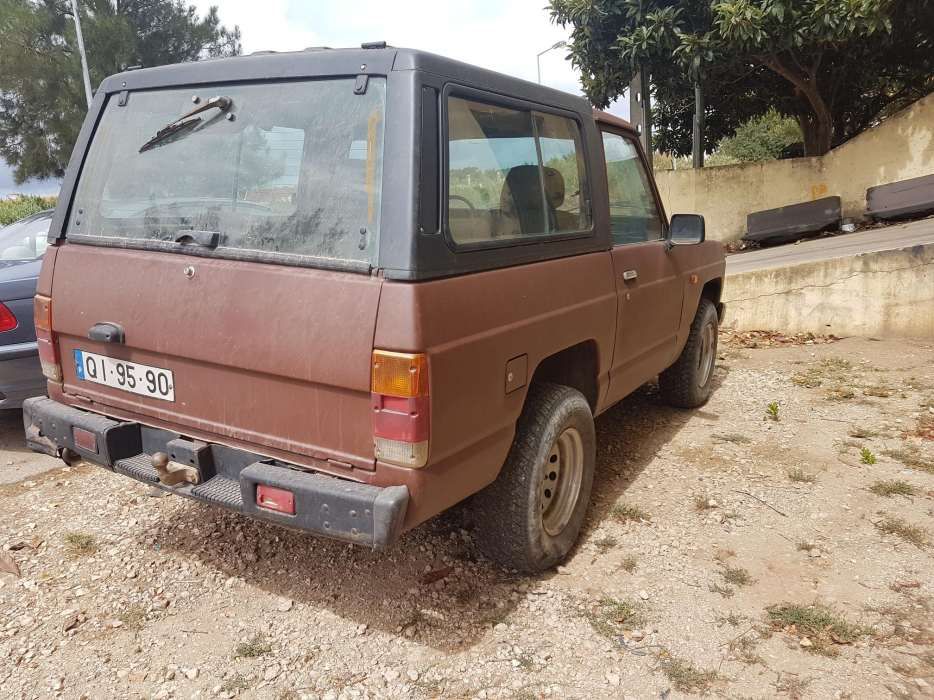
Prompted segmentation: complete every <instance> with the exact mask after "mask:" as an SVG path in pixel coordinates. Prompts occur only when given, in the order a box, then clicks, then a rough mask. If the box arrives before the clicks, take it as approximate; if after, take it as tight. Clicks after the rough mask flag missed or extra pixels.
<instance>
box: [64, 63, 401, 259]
mask: <svg viewBox="0 0 934 700" xmlns="http://www.w3.org/2000/svg"><path fill="white" fill-rule="evenodd" d="M385 93H386V84H385V79H382V78H371V79H370V80H369V85H368V86H367V89H366V92H365V93H364V94H362V95H358V94H354V80H353V79H343V78H341V79H328V80H314V81H304V82H278V83H264V84H239V85H220V86H213V87H207V88H206V87H203V86H198V87H197V88H187V89H170V90H150V91H143V92H132V93H129V95H128V96H127V97H128V99H127V101H126V104H125V105H124V106H121V105H120V104H119V96H117V95H114V96H111V98H110V99H109V100H108V103H107V106H106V108H105V110H104V114H103V115H102V117H101V121H100V123H99V125H98V127H97V130H96V132H95V136H94V139H93V141H92V143H91V147H90V149H89V152H88V156H87V159H86V161H85V164H84V167H83V170H82V174H81V177H80V180H79V183H78V188H77V191H76V194H75V199H74V201H73V203H72V207H71V214H70V221H69V223H68V227H67V233H68V234H69V235H71V234H81V235H83V236H92V237H94V236H97V237H102V238H107V239H134V240H143V241H167V242H180V243H186V242H191V241H195V242H198V243H199V244H202V245H204V244H205V243H206V244H207V245H208V247H215V246H216V249H217V250H218V251H222V250H224V249H240V250H248V251H261V252H265V253H289V254H296V255H302V256H314V257H321V258H335V259H339V260H351V261H368V260H372V258H373V257H374V255H373V253H374V250H375V245H376V240H377V236H378V233H379V209H380V185H381V182H382V152H383V121H384V119H383V117H384V105H385ZM199 107H206V109H204V111H201V112H200V113H198V114H196V115H191V116H185V115H189V114H190V113H191V112H192V111H193V110H196V109H198V108H199ZM215 233H216V234H217V235H216V236H214V235H213V234H215Z"/></svg>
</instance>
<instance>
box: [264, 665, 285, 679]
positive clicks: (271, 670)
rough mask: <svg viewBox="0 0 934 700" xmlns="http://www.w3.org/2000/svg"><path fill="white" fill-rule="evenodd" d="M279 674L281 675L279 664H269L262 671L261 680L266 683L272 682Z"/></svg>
mask: <svg viewBox="0 0 934 700" xmlns="http://www.w3.org/2000/svg"><path fill="white" fill-rule="evenodd" d="M280 673H282V668H281V667H280V666H279V664H270V665H269V666H267V667H266V669H265V670H264V671H263V680H264V681H266V682H267V683H269V682H270V681H274V680H276V678H278V677H279V674H280Z"/></svg>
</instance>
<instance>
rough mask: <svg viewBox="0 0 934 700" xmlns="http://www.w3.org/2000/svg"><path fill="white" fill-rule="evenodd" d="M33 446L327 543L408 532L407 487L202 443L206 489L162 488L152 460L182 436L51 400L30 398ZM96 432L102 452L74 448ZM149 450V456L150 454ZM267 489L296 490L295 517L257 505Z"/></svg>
mask: <svg viewBox="0 0 934 700" xmlns="http://www.w3.org/2000/svg"><path fill="white" fill-rule="evenodd" d="M23 422H24V424H25V427H26V442H27V444H28V446H29V447H30V448H32V449H33V450H35V451H37V452H43V453H45V454H49V455H52V456H59V455H61V453H62V450H63V449H65V448H68V449H70V450H73V451H74V452H76V453H78V454H79V455H81V456H82V457H83V458H84V459H86V460H87V461H89V462H93V463H94V464H97V465H99V466H102V467H105V468H107V469H112V470H113V471H115V472H117V473H120V474H123V475H125V476H129V477H131V478H133V479H136V480H137V481H142V482H143V483H146V484H150V485H153V486H157V487H158V488H161V489H163V490H165V491H168V492H169V493H175V494H178V495H180V496H186V497H187V498H192V499H194V500H198V501H202V502H204V503H209V504H211V505H216V506H221V507H224V508H228V509H230V510H234V511H237V512H239V513H242V514H244V515H247V516H250V517H253V518H261V519H263V520H269V521H272V522H274V523H278V524H280V525H284V526H286V527H291V528H295V529H298V530H303V531H305V532H311V533H315V534H319V535H323V536H325V537H332V538H335V539H340V540H345V541H348V542H356V543H359V544H365V545H369V546H372V547H376V548H379V547H385V546H388V545H390V544H392V543H393V542H394V541H395V540H396V538H397V537H398V536H399V534H400V532H401V530H402V523H403V520H404V519H405V512H406V509H407V507H408V503H409V490H408V488H407V487H405V486H385V487H381V486H373V485H370V484H362V483H358V482H355V481H348V480H346V479H338V478H336V477H332V476H327V475H325V474H319V473H314V472H309V471H305V470H302V469H300V468H298V467H294V466H292V465H289V464H286V463H284V462H279V461H276V460H270V459H266V458H264V457H261V456H260V455H256V454H252V453H250V452H247V451H245V450H235V449H232V448H230V447H226V446H222V445H213V444H205V443H199V445H203V446H204V449H202V448H201V447H199V454H198V456H194V457H192V460H194V462H198V460H201V459H202V458H203V460H204V464H202V463H200V462H198V463H197V464H195V463H194V462H193V463H192V465H193V466H196V468H198V469H199V472H200V473H201V474H202V478H203V479H205V481H203V482H202V483H201V484H198V485H196V486H192V485H190V484H180V485H178V486H176V487H169V486H164V485H162V484H160V483H159V476H158V474H157V472H156V470H155V469H154V468H153V466H152V457H151V455H152V454H153V453H155V452H156V451H168V450H169V449H170V448H168V447H166V446H167V445H169V444H170V443H172V444H176V445H177V442H178V440H179V439H180V438H183V437H184V436H180V435H178V434H176V433H172V432H169V431H165V430H159V429H156V428H150V427H148V426H144V425H141V424H139V423H133V422H126V421H116V420H112V419H110V418H106V417H104V416H99V415H97V414H94V413H89V412H88V411H83V410H81V409H78V408H73V407H71V406H65V405H63V404H60V403H57V402H56V401H53V400H52V399H48V398H44V397H42V398H36V399H29V400H27V401H26V402H25V403H24V405H23ZM74 427H79V428H83V429H84V430H88V431H90V432H93V433H94V435H95V436H96V437H97V447H98V451H97V452H96V453H92V452H89V451H87V450H84V449H81V448H79V447H77V446H76V445H75V444H74V439H73V436H72V428H74ZM143 445H145V450H144V449H143V447H142V446H143ZM259 484H265V485H268V486H272V487H275V488H282V489H287V490H289V491H291V492H292V493H293V494H294V496H295V515H287V514H284V513H279V512H276V511H272V510H268V509H265V508H260V507H259V506H257V505H256V487H257V485H259Z"/></svg>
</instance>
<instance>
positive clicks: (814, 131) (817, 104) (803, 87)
mask: <svg viewBox="0 0 934 700" xmlns="http://www.w3.org/2000/svg"><path fill="white" fill-rule="evenodd" d="M763 63H764V64H765V65H766V66H767V67H768V68H770V69H772V70H773V71H775V72H776V73H778V74H779V75H780V76H781V77H783V78H784V79H785V80H787V81H788V82H789V83H791V84H792V85H793V86H794V89H795V95H796V96H797V98H798V102H799V104H800V105H801V106H800V108H799V110H798V125H799V126H800V127H801V133H802V134H804V155H806V156H822V155H824V154H825V153H827V152H828V151H829V150H830V148H831V146H832V145H833V114H831V112H830V108H829V107H828V106H827V102H826V101H825V100H824V96H823V95H821V93H820V89H819V88H818V86H817V69H818V66H819V62H818V63H817V64H815V65H814V66H813V68H812V70H810V71H808V73H807V74H804V75H802V74H801V73H800V72H796V71H795V70H792V69H789V68H788V67H787V66H786V65H785V64H783V63H782V62H781V61H780V60H779V59H778V58H775V57H770V58H769V59H766V60H763Z"/></svg>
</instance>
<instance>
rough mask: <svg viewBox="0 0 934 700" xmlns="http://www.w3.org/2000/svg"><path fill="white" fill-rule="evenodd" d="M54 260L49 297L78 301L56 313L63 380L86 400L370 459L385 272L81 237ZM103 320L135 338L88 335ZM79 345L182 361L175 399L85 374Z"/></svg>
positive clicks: (170, 363) (166, 364) (305, 450)
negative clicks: (372, 370)
mask: <svg viewBox="0 0 934 700" xmlns="http://www.w3.org/2000/svg"><path fill="white" fill-rule="evenodd" d="M188 267H192V268H194V274H193V276H192V277H191V278H190V279H189V278H188V277H186V275H185V274H184V271H185V269H186V268H188ZM56 270H57V271H56V273H55V279H54V282H53V284H52V296H53V298H54V299H71V298H80V300H81V303H80V304H60V305H58V306H57V307H56V312H55V330H56V332H57V333H58V337H59V347H60V352H61V354H62V358H63V360H64V361H63V373H64V387H63V391H64V392H65V394H68V395H71V396H73V397H75V398H74V401H75V402H76V405H78V404H79V403H80V404H83V405H85V406H87V407H94V408H95V410H97V411H102V412H106V408H107V407H112V408H115V409H118V410H120V411H125V412H127V413H131V414H136V415H145V416H150V417H151V418H154V419H156V420H158V421H160V422H163V423H166V424H172V425H174V426H178V427H180V428H191V429H195V430H197V431H199V432H201V433H205V434H211V435H215V436H219V437H222V438H235V439H237V440H240V441H247V442H251V443H254V444H255V445H256V446H258V447H260V448H262V447H266V448H274V449H276V450H279V451H284V452H289V453H294V454H296V455H303V456H306V457H313V458H315V459H317V460H326V459H328V458H331V459H335V460H339V461H342V462H346V463H348V464H351V465H354V466H356V467H369V468H372V464H373V452H372V436H371V434H370V426H369V421H370V409H369V396H370V386H369V382H370V374H369V366H370V353H371V351H372V339H373V329H374V327H375V324H376V310H377V306H378V302H379V289H380V285H381V284H382V281H381V280H380V279H378V278H376V277H372V276H369V275H353V274H350V273H341V272H332V271H327V270H310V269H304V268H295V267H287V266H279V265H262V264H256V263H250V262H240V261H232V260H212V259H205V258H192V257H188V256H183V255H174V254H169V253H157V252H151V251H139V250H123V249H116V248H100V247H97V246H88V245H75V244H71V243H68V244H65V245H63V246H60V247H59V249H58V256H57V264H56ZM104 321H115V322H117V323H119V324H120V325H121V326H123V327H124V329H125V332H126V343H125V344H120V345H113V344H108V345H105V344H103V343H98V342H95V341H91V340H89V339H88V337H87V336H88V330H89V329H90V328H91V326H93V325H94V324H96V323H100V322H104ZM75 349H81V350H88V351H92V352H99V353H101V354H106V355H111V356H113V357H115V358H117V359H123V360H129V361H132V362H140V363H143V364H147V365H155V366H158V367H163V368H165V369H168V370H172V371H173V372H175V373H176V376H177V377H178V381H177V384H178V386H177V396H176V401H175V402H174V403H166V402H164V401H160V400H159V399H154V398H147V397H142V396H137V395H135V394H130V393H127V392H125V391H121V390H119V389H115V388H112V387H108V386H103V385H100V384H91V383H89V382H81V383H80V385H79V384H78V381H77V379H76V377H75V364H74V362H71V361H69V359H70V358H71V356H72V353H73V352H74V350H75ZM78 397H83V400H82V399H79V398H78Z"/></svg>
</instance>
